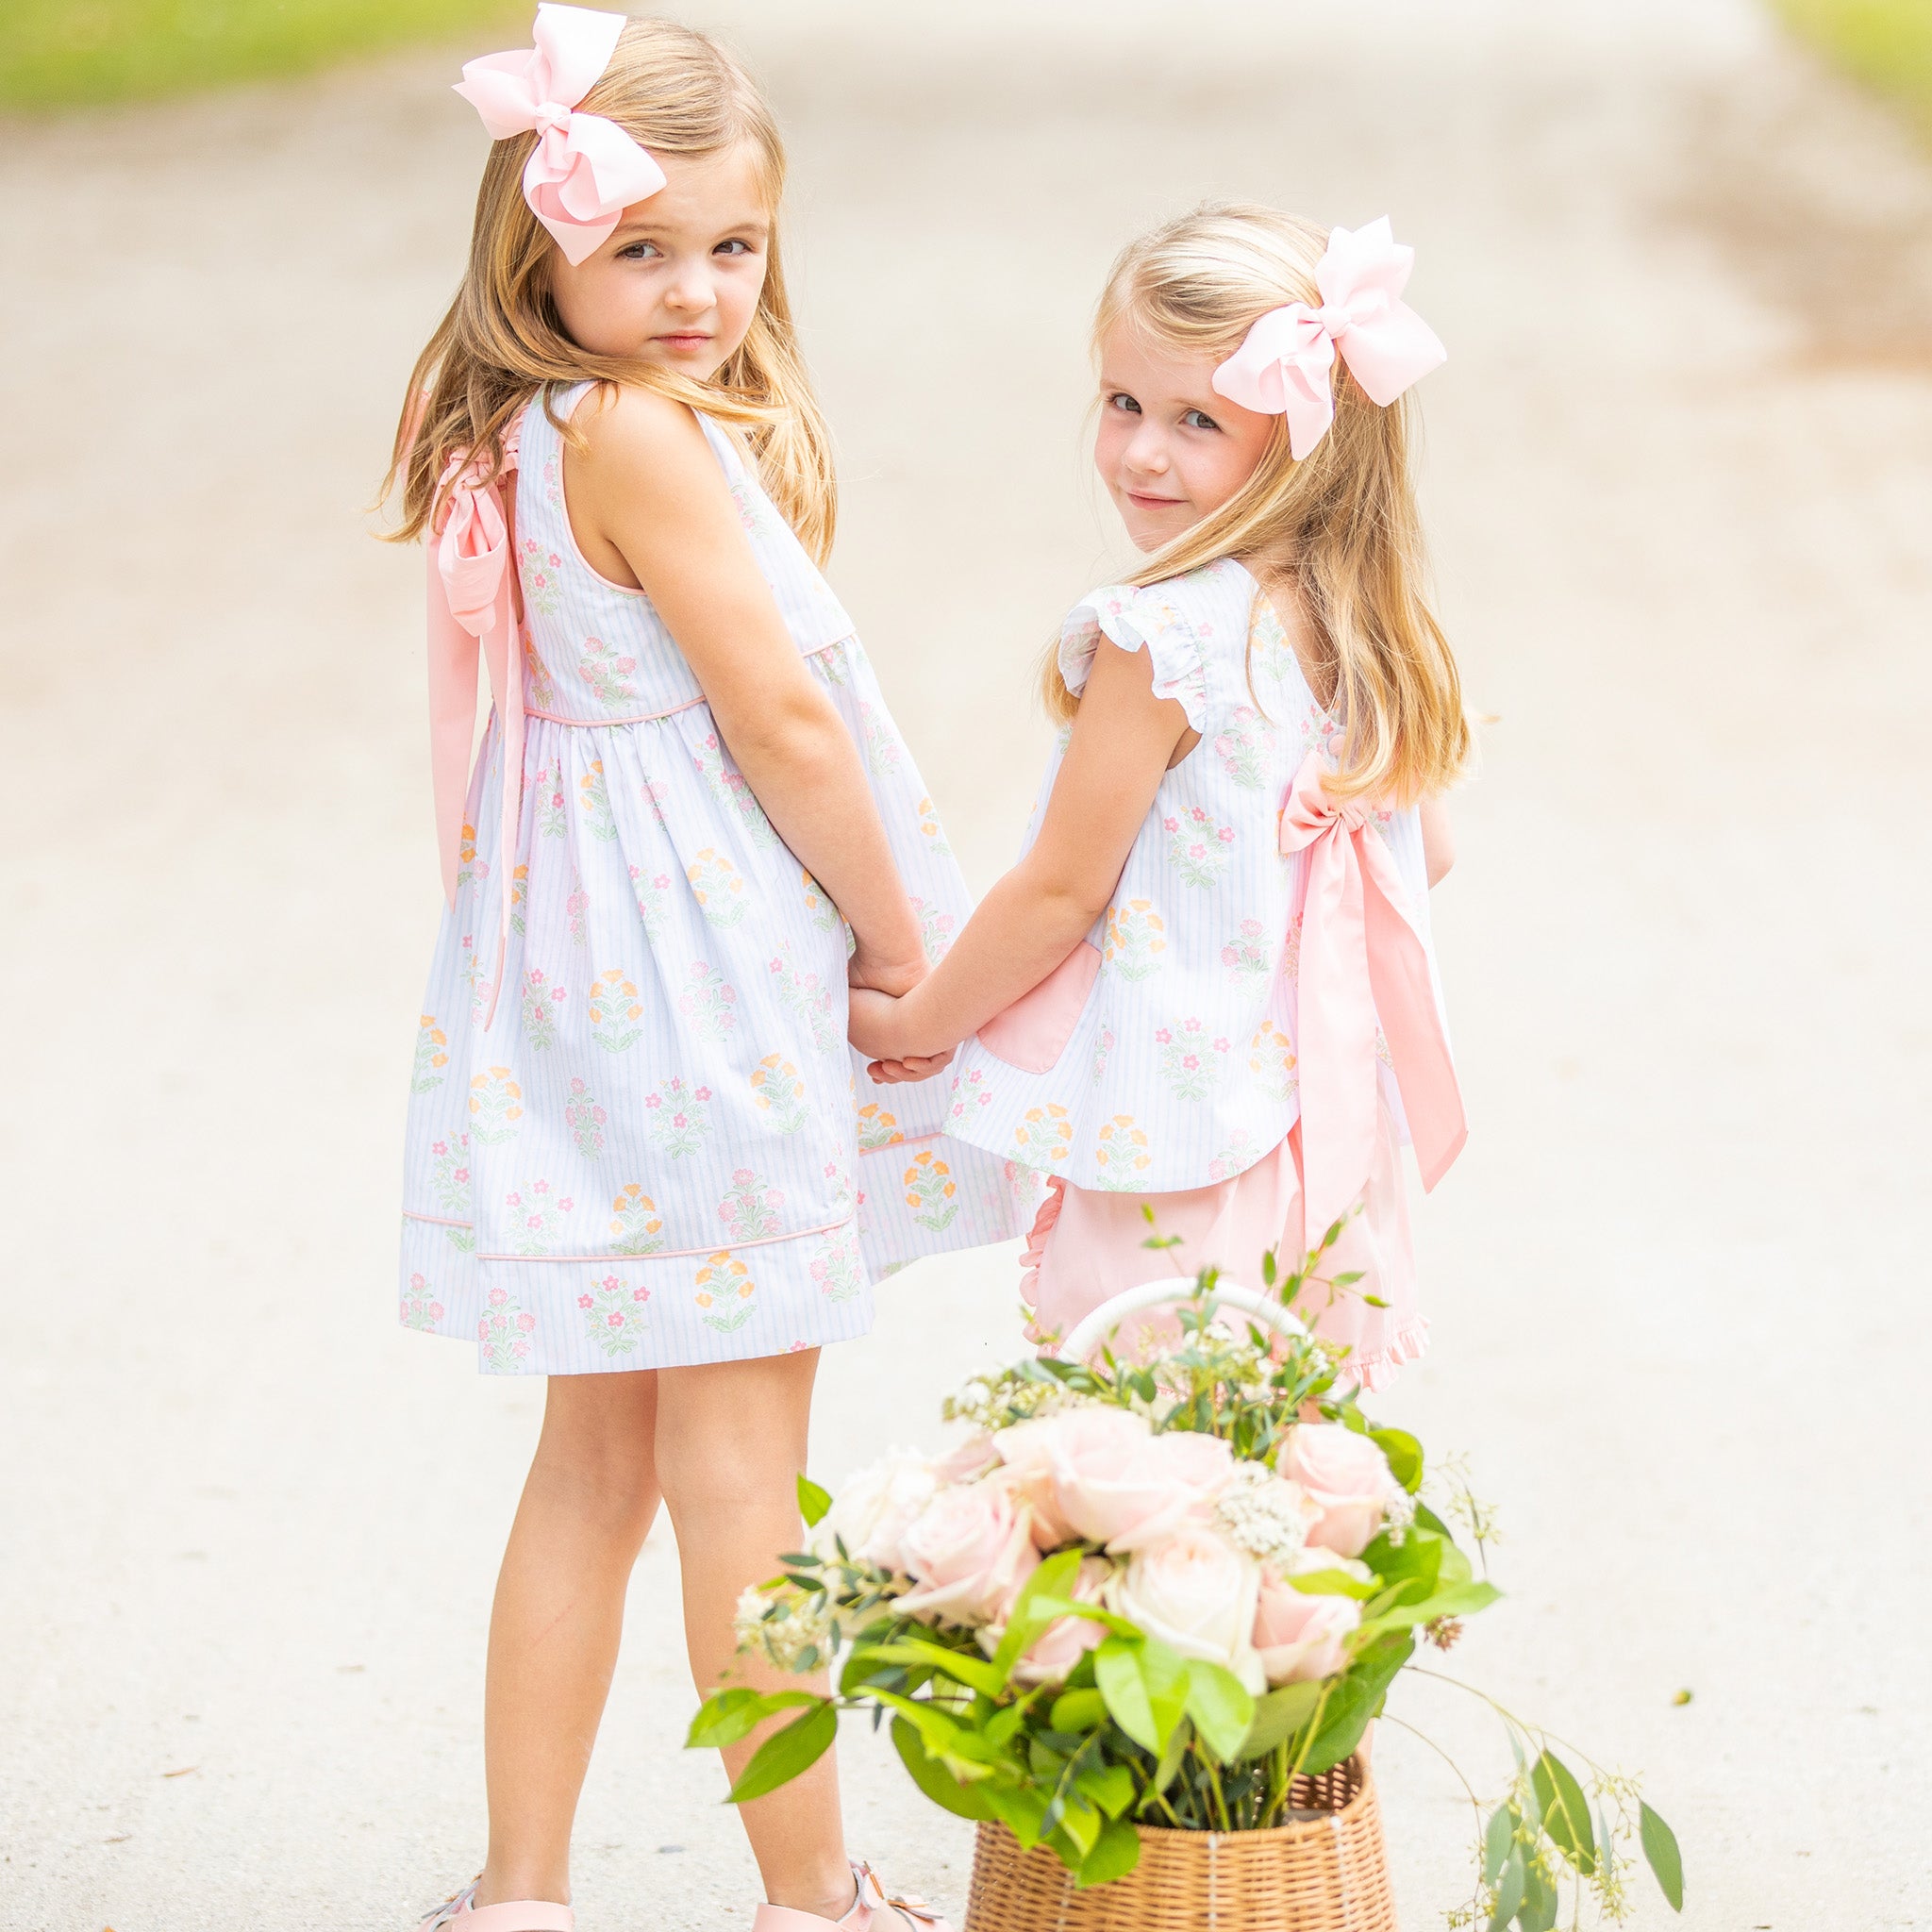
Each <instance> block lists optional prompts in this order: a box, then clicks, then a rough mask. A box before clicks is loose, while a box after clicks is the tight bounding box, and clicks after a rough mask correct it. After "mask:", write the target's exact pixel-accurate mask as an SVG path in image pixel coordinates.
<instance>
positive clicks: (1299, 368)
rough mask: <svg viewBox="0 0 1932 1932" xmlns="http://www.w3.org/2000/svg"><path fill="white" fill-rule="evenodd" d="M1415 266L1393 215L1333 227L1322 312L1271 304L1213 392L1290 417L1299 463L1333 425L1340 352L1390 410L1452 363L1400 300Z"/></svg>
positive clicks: (1321, 285)
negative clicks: (1357, 225)
mask: <svg viewBox="0 0 1932 1932" xmlns="http://www.w3.org/2000/svg"><path fill="white" fill-rule="evenodd" d="M1414 265H1415V250H1414V249H1413V248H1407V247H1405V246H1403V245H1402V244H1400V243H1399V242H1397V241H1396V240H1395V238H1394V236H1393V235H1392V234H1391V232H1390V228H1389V217H1388V216H1387V215H1384V216H1383V217H1382V218H1381V220H1380V221H1375V222H1371V223H1370V224H1369V225H1368V226H1367V227H1366V228H1356V229H1353V230H1351V229H1348V228H1331V229H1330V230H1329V231H1328V248H1327V252H1326V253H1325V254H1324V256H1323V257H1322V259H1321V262H1320V264H1319V265H1318V266H1317V268H1316V270H1315V286H1316V287H1317V288H1318V289H1319V290H1320V291H1322V306H1321V308H1309V307H1308V305H1307V303H1306V302H1291V303H1290V304H1289V305H1288V306H1287V308H1271V309H1270V310H1269V311H1268V313H1267V314H1266V315H1264V316H1262V317H1261V318H1260V319H1259V320H1258V321H1257V323H1256V324H1255V325H1254V327H1252V328H1251V329H1249V331H1248V333H1247V339H1246V340H1245V341H1243V342H1242V343H1241V347H1240V348H1239V349H1237V350H1236V351H1235V352H1234V354H1233V355H1232V356H1230V357H1229V358H1227V360H1226V361H1225V362H1224V363H1223V364H1222V365H1221V367H1220V368H1219V369H1217V370H1216V371H1215V372H1214V391H1215V393H1216V394H1217V395H1224V396H1225V397H1226V398H1227V399H1228V401H1229V402H1231V403H1239V404H1240V405H1241V407H1242V408H1244V409H1255V410H1257V411H1258V412H1259V413H1260V414H1262V415H1264V416H1286V417H1287V418H1288V447H1289V454H1290V455H1291V456H1292V457H1293V458H1294V459H1295V460H1296V461H1297V462H1299V461H1300V460H1301V459H1302V458H1304V457H1305V456H1307V454H1308V452H1309V451H1310V450H1312V449H1313V448H1314V447H1315V446H1316V444H1317V443H1319V442H1320V441H1322V439H1323V438H1324V436H1326V435H1327V433H1328V425H1330V424H1331V423H1332V422H1334V420H1335V390H1334V383H1333V371H1334V368H1335V355H1336V351H1337V350H1338V349H1339V350H1340V351H1341V359H1342V360H1343V361H1344V362H1345V363H1347V364H1348V367H1349V373H1350V374H1351V375H1354V377H1355V379H1356V380H1357V382H1358V383H1359V384H1360V385H1361V387H1362V390H1363V392H1364V393H1365V394H1366V395H1367V396H1368V398H1369V400H1370V401H1371V402H1373V403H1374V404H1376V405H1377V406H1378V407H1379V408H1385V409H1386V408H1388V407H1389V405H1390V404H1391V403H1392V402H1393V401H1394V400H1395V399H1396V397H1397V396H1399V395H1400V394H1401V393H1402V392H1403V391H1404V390H1406V389H1407V387H1408V386H1409V384H1410V383H1412V382H1416V381H1419V380H1420V379H1421V378H1422V377H1423V376H1424V375H1427V374H1428V373H1429V371H1430V370H1432V369H1436V368H1440V367H1441V364H1442V363H1444V362H1446V361H1447V360H1448V359H1449V352H1448V350H1447V349H1445V348H1444V347H1443V346H1442V344H1441V341H1438V340H1437V337H1436V332H1435V331H1434V330H1433V329H1432V328H1431V327H1430V326H1429V325H1428V324H1427V323H1425V322H1424V320H1423V319H1422V317H1421V316H1420V315H1418V314H1417V313H1416V312H1415V310H1414V309H1413V308H1409V307H1408V305H1407V303H1405V302H1402V301H1400V300H1399V299H1398V298H1399V297H1400V295H1401V293H1402V291H1403V290H1404V289H1405V288H1406V287H1407V284H1408V272H1409V270H1410V269H1411V268H1412V267H1413V266H1414Z"/></svg>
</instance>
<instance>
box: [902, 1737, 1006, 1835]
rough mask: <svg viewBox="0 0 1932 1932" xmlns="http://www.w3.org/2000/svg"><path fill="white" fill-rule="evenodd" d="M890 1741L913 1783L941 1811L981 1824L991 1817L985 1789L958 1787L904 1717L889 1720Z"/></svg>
mask: <svg viewBox="0 0 1932 1932" xmlns="http://www.w3.org/2000/svg"><path fill="white" fill-rule="evenodd" d="M892 1742H893V1743H894V1744H896V1745H897V1746H898V1747H899V1757H900V1759H901V1761H902V1762H903V1763H904V1764H905V1766H906V1769H907V1771H908V1772H909V1773H910V1774H911V1777H912V1782H913V1783H914V1784H916V1785H917V1786H918V1787H919V1789H920V1790H922V1791H924V1793H925V1795H926V1796H927V1797H928V1798H930V1799H931V1800H932V1801H933V1803H934V1804H935V1805H937V1806H939V1807H940V1808H941V1810H942V1811H950V1812H951V1813H952V1814H953V1815H954V1817H956V1818H971V1819H973V1820H974V1821H975V1822H980V1821H983V1820H985V1819H989V1818H991V1817H992V1816H993V1815H994V1814H993V1809H992V1807H991V1805H989V1804H988V1803H987V1801H986V1793H985V1790H984V1788H983V1787H982V1786H980V1785H977V1784H961V1783H960V1782H959V1780H958V1778H956V1777H955V1776H954V1775H953V1774H952V1773H951V1772H950V1771H948V1770H947V1769H946V1767H945V1766H944V1765H943V1764H941V1762H940V1761H939V1759H938V1758H936V1757H932V1756H930V1755H929V1754H928V1753H927V1751H926V1749H925V1746H924V1744H922V1743H921V1742H920V1741H919V1733H918V1732H917V1731H916V1730H914V1729H913V1728H912V1726H911V1725H910V1724H908V1723H907V1722H906V1720H905V1719H904V1718H903V1717H894V1718H893V1720H892Z"/></svg>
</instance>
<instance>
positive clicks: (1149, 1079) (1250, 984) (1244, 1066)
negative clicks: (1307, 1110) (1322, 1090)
mask: <svg viewBox="0 0 1932 1932" xmlns="http://www.w3.org/2000/svg"><path fill="white" fill-rule="evenodd" d="M1103 641H1105V642H1107V643H1109V644H1111V645H1113V646H1117V647H1118V648H1120V649H1121V650H1124V651H1141V650H1144V651H1146V652H1147V653H1148V655H1149V657H1150V658H1151V659H1152V666H1153V678H1154V689H1155V691H1156V692H1157V693H1158V695H1160V696H1163V697H1171V698H1174V699H1176V700H1178V702H1179V703H1180V704H1181V706H1182V707H1183V708H1184V709H1185V710H1186V712H1187V717H1188V723H1189V724H1191V726H1192V727H1193V729H1194V730H1196V731H1198V732H1199V733H1200V734H1201V741H1200V743H1199V744H1198V745H1196V746H1195V748H1194V749H1193V751H1191V753H1190V754H1189V755H1188V757H1187V758H1183V759H1182V760H1181V762H1180V763H1179V764H1177V765H1176V766H1175V767H1174V769H1173V770H1172V771H1171V772H1169V773H1168V774H1167V775H1166V777H1165V778H1163V779H1162V781H1161V784H1160V790H1159V791H1158V793H1157V794H1156V796H1155V803H1154V809H1153V811H1152V812H1151V813H1150V814H1149V815H1148V819H1147V823H1146V824H1144V825H1143V826H1142V827H1141V833H1140V835H1139V837H1138V838H1137V839H1136V841H1135V842H1134V847H1133V850H1132V852H1131V853H1130V854H1129V855H1128V858H1127V862H1126V865H1125V867H1124V869H1123V871H1122V873H1121V877H1120V883H1119V884H1118V885H1117V886H1116V887H1115V889H1114V896H1113V901H1112V903H1111V904H1110V905H1109V906H1108V908H1107V910H1106V912H1105V913H1103V914H1102V916H1101V918H1100V919H1099V920H1098V921H1097V922H1096V923H1095V924H1094V927H1093V930H1092V931H1091V933H1090V934H1089V935H1088V940H1089V942H1090V943H1091V945H1092V946H1094V947H1095V948H1096V949H1097V951H1098V952H1099V954H1100V956H1101V964H1100V971H1099V973H1098V974H1097V976H1096V977H1095V979H1094V982H1093V987H1092V991H1091V992H1090V993H1089V994H1088V996H1087V999H1086V1003H1085V1005H1084V1007H1083V1008H1081V1010H1080V1013H1079V1016H1078V1019H1077V1020H1076V1021H1075V1022H1074V1024H1073V1027H1072V1030H1071V1032H1070V1033H1069V1034H1068V1035H1067V1038H1066V1042H1065V1045H1064V1048H1063V1049H1062V1051H1061V1052H1060V1054H1059V1056H1058V1059H1057V1060H1056V1061H1055V1062H1054V1064H1053V1065H1052V1066H1051V1067H1049V1068H1048V1069H1046V1070H1045V1071H1044V1072H1039V1071H1030V1070H1027V1069H1024V1068H1021V1067H1016V1066H1014V1065H1011V1064H1010V1063H1008V1061H1006V1060H1004V1059H1002V1058H999V1057H998V1056H997V1055H996V1054H995V1053H994V1052H993V1051H991V1049H990V1048H989V1047H988V1046H987V1045H986V1044H985V1043H984V1042H983V1041H979V1040H973V1041H968V1042H967V1043H966V1045H965V1046H964V1047H963V1048H962V1049H961V1051H960V1053H959V1056H958V1059H957V1060H956V1061H955V1062H954V1066H953V1078H952V1097H951V1104H950V1106H949V1108H948V1110H947V1119H946V1132H947V1134H948V1135H949V1136H951V1137H953V1138H954V1139H955V1140H957V1141H962V1142H965V1143H967V1144H970V1145H972V1146H974V1147H976V1148H979V1149H981V1150H983V1151H984V1152H986V1153H989V1154H997V1155H1000V1156H1002V1157H1004V1158H1007V1159H1009V1160H1016V1161H1019V1162H1022V1163H1024V1165H1025V1166H1027V1167H1030V1168H1035V1169H1038V1170H1041V1171H1042V1172H1044V1173H1050V1174H1059V1175H1062V1176H1064V1177H1065V1178H1066V1179H1067V1180H1069V1181H1071V1182H1073V1183H1074V1185H1075V1186H1076V1187H1081V1188H1091V1189H1109V1190H1118V1191H1126V1192H1133V1193H1137V1194H1153V1193H1176V1192H1181V1191H1187V1190H1190V1189H1194V1188H1201V1187H1207V1186H1208V1185H1210V1184H1212V1183H1214V1182H1218V1181H1224V1180H1227V1179H1229V1178H1231V1177H1232V1176H1233V1175H1236V1174H1241V1173H1242V1172H1243V1171H1245V1170H1246V1169H1247V1168H1249V1167H1251V1166H1253V1165H1254V1163H1255V1162H1256V1161H1257V1160H1259V1159H1260V1158H1261V1157H1262V1156H1263V1155H1264V1154H1266V1153H1268V1152H1269V1151H1270V1150H1271V1149H1273V1148H1274V1147H1277V1146H1279V1145H1280V1144H1281V1141H1282V1140H1283V1138H1284V1137H1285V1136H1286V1135H1287V1133H1288V1131H1289V1129H1290V1128H1291V1126H1293V1124H1294V1123H1295V1121H1296V1119H1297V1118H1298V1116H1299V1112H1300V1106H1299V1102H1300V1091H1299V1085H1298V1081H1297V1078H1296V1071H1295V1048H1294V1041H1295V988H1296V966H1297V958H1296V953H1297V947H1296V941H1297V936H1298V930H1299V908H1300V906H1301V901H1302V895H1303V891H1304V890H1305V884H1306V877H1307V858H1306V856H1305V855H1302V854H1297V855H1295V856H1294V857H1292V858H1289V857H1284V856H1283V854H1282V852H1281V850H1280V843H1279V837H1278V826H1279V820H1280V815H1281V808H1282V802H1283V800H1284V799H1285V797H1286V796H1287V793H1288V790H1289V787H1290V785H1291V783H1292V781H1293V778H1294V774H1295V773H1296V771H1297V770H1298V769H1299V768H1300V766H1301V763H1302V761H1303V759H1304V758H1307V755H1308V753H1309V752H1311V751H1314V750H1317V749H1320V748H1321V747H1322V746H1323V745H1324V743H1325V742H1326V741H1327V739H1328V737H1329V734H1330V733H1331V731H1332V730H1333V728H1334V727H1333V724H1332V722H1331V721H1330V720H1329V718H1328V717H1327V715H1326V713H1325V712H1324V709H1323V708H1322V707H1321V706H1320V705H1319V704H1318V703H1317V702H1316V701H1315V698H1314V695H1313V693H1312V692H1311V691H1309V689H1308V687H1307V681H1306V680H1305V679H1304V677H1303V675H1302V672H1301V666H1300V663H1299V660H1298V659H1297V658H1296V657H1295V652H1294V647H1293V644H1292V643H1291V641H1290V639H1289V638H1288V636H1287V634H1286V633H1285V632H1284V631H1283V629H1282V626H1281V624H1280V621H1279V620H1278V618H1277V617H1276V616H1275V613H1274V607H1273V606H1272V605H1271V604H1270V603H1269V601H1268V600H1267V598H1266V597H1264V596H1262V595H1261V594H1260V590H1259V587H1258V586H1257V583H1256V582H1255V579H1254V578H1253V577H1252V576H1251V575H1249V574H1248V572H1247V571H1246V570H1245V569H1244V568H1242V566H1241V564H1239V563H1237V562H1235V561H1234V560H1233V559H1232V558H1223V559H1221V560H1220V561H1218V562H1215V563H1210V564H1207V565H1205V566H1203V567H1202V568H1201V569H1199V570H1196V571H1191V572H1190V573H1189V574H1188V575H1185V576H1181V577H1174V578H1172V579H1170V580H1169V581H1167V582H1165V583H1159V584H1153V585H1150V586H1148V587H1146V588H1144V589H1136V588H1134V587H1132V586H1127V585H1119V586H1114V587H1111V588H1108V589H1106V590H1100V591H1094V592H1093V594H1092V595H1091V597H1088V598H1086V599H1085V600H1083V601H1082V602H1081V603H1080V604H1079V605H1077V606H1076V607H1075V608H1074V611H1073V612H1072V614H1071V615H1070V616H1069V617H1068V618H1067V620H1066V623H1065V625H1064V626H1063V628H1062V633H1061V642H1060V669H1061V671H1062V673H1063V674H1064V675H1065V677H1066V680H1067V683H1068V685H1069V687H1070V688H1071V689H1073V690H1074V691H1079V690H1080V689H1081V688H1082V687H1083V686H1084V685H1085V683H1086V681H1087V674H1088V671H1089V669H1090V668H1091V665H1092V662H1093V656H1094V653H1095V652H1096V651H1097V650H1098V649H1099V648H1100V647H1101V645H1102V643H1103ZM1066 741H1067V734H1066V733H1064V732H1062V734H1061V738H1060V743H1059V746H1058V750H1057V751H1056V753H1055V755H1054V757H1053V758H1052V760H1051V761H1050V763H1049V765H1048V767H1047V774H1046V779H1045V782H1044V783H1043V784H1042V785H1041V791H1040V802H1039V804H1038V805H1037V806H1036V807H1035V808H1034V818H1033V824H1032V825H1031V826H1030V827H1029V828H1028V831H1027V834H1026V843H1027V844H1028V845H1030V844H1031V843H1032V841H1033V840H1034V838H1035V837H1036V836H1037V835H1038V832H1039V828H1040V822H1041V816H1042V815H1043V813H1044V810H1045V807H1046V801H1047V799H1048V797H1049V796H1050V795H1051V793H1052V791H1053V779H1054V774H1055V773H1056V772H1057V771H1058V765H1059V759H1060V758H1061V757H1062V756H1064V754H1065V750H1066ZM1376 822H1377V825H1378V827H1379V829H1380V831H1381V833H1382V836H1383V837H1384V838H1385V839H1387V841H1389V845H1390V849H1391V852H1392V853H1393V855H1394V858H1395V860H1396V864H1397V867H1398V868H1399V870H1400V872H1401V874H1402V877H1403V880H1404V883H1405V885H1406V886H1407V889H1408V901H1409V907H1410V908H1411V911H1412V913H1413V916H1414V917H1415V919H1416V921H1417V923H1418V925H1419V928H1420V930H1421V931H1422V933H1423V937H1424V944H1425V945H1426V943H1427V936H1428V927H1427V919H1428V894H1427V891H1426V880H1425V875H1424V865H1423V849H1422V826H1421V822H1420V819H1419V817H1418V814H1417V813H1416V811H1415V810H1414V809H1413V808H1409V809H1407V810H1405V811H1397V812H1392V813H1378V814H1377V821H1376ZM1432 970H1433V961H1432ZM1382 1085H1383V1094H1384V1098H1385V1099H1386V1100H1387V1102H1388V1104H1389V1107H1390V1110H1391V1115H1392V1116H1393V1118H1394V1120H1395V1121H1396V1123H1397V1125H1398V1129H1399V1128H1400V1124H1401V1120H1402V1115H1401V1096H1400V1094H1399V1093H1398V1091H1397V1090H1396V1087H1395V1082H1394V1079H1393V1078H1392V1076H1391V1075H1390V1074H1389V1072H1388V1069H1387V1067H1386V1065H1385V1067H1384V1069H1383V1082H1382ZM893 1091H898V1092H904V1091H908V1090H907V1089H904V1088H899V1089H895V1090H893Z"/></svg>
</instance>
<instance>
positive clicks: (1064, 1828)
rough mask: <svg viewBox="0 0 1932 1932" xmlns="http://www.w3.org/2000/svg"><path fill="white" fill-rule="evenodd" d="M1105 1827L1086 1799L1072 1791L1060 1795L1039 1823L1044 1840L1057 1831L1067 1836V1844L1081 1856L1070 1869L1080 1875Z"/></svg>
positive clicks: (1105, 1822)
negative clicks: (1082, 1865) (1081, 1867)
mask: <svg viewBox="0 0 1932 1932" xmlns="http://www.w3.org/2000/svg"><path fill="white" fill-rule="evenodd" d="M1106 1824H1107V1820H1106V1819H1104V1818H1103V1817H1102V1816H1101V1815H1100V1813H1099V1812H1098V1811H1096V1810H1095V1809H1094V1808H1093V1807H1092V1806H1091V1805H1090V1804H1088V1803H1087V1801H1086V1800H1085V1799H1084V1798H1079V1797H1076V1796H1074V1793H1073V1792H1072V1791H1061V1792H1060V1793H1059V1794H1058V1796H1056V1797H1055V1799H1054V1800H1053V1802H1052V1803H1051V1804H1050V1805H1049V1806H1048V1807H1046V1814H1045V1816H1044V1817H1043V1818H1041V1821H1040V1833H1041V1837H1042V1838H1044V1837H1046V1836H1047V1835H1048V1834H1049V1833H1052V1832H1055V1831H1059V1832H1063V1833H1065V1835H1066V1838H1067V1840H1068V1842H1069V1843H1070V1844H1072V1846H1073V1847H1074V1850H1075V1851H1076V1852H1077V1853H1079V1855H1080V1856H1079V1857H1077V1858H1074V1860H1072V1862H1071V1869H1072V1870H1074V1871H1076V1872H1077V1871H1078V1870H1079V1869H1080V1866H1081V1864H1082V1863H1083V1862H1084V1861H1085V1859H1086V1857H1087V1854H1088V1853H1089V1852H1091V1850H1092V1849H1093V1847H1094V1846H1095V1845H1096V1844H1097V1843H1098V1842H1099V1840H1100V1834H1101V1831H1102V1829H1103V1828H1104V1827H1105V1825H1106Z"/></svg>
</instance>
